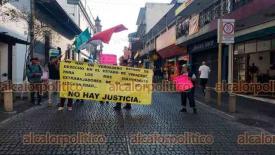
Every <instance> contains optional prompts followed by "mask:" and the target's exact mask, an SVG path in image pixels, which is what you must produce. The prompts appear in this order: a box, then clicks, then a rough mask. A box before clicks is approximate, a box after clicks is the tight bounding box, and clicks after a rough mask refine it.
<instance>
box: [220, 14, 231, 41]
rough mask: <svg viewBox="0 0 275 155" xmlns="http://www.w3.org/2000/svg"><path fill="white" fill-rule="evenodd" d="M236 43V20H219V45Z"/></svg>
mask: <svg viewBox="0 0 275 155" xmlns="http://www.w3.org/2000/svg"><path fill="white" fill-rule="evenodd" d="M234 42H235V19H218V43H225V44H233V43H234Z"/></svg>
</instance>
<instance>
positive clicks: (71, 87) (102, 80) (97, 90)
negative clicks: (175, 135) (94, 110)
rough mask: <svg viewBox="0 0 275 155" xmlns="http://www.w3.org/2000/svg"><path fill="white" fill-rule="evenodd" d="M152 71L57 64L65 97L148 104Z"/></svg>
mask: <svg viewBox="0 0 275 155" xmlns="http://www.w3.org/2000/svg"><path fill="white" fill-rule="evenodd" d="M152 78H153V71H152V70H148V69H141V68H132V67H123V66H111V65H109V66H108V65H98V64H89V63H85V62H75V61H63V62H61V63H60V83H61V91H60V96H61V97H64V98H73V99H84V100H95V101H110V102H121V103H131V104H140V105H149V104H151V100H152Z"/></svg>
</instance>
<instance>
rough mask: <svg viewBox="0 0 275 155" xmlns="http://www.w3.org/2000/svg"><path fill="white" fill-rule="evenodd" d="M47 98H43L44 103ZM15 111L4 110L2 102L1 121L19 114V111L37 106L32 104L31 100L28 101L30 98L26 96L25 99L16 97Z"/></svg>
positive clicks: (0, 107)
mask: <svg viewBox="0 0 275 155" xmlns="http://www.w3.org/2000/svg"><path fill="white" fill-rule="evenodd" d="M44 100H45V98H42V103H43V101H44ZM13 104H14V105H13V112H11V113H7V112H5V110H4V103H1V104H0V122H2V121H4V120H6V119H8V118H10V117H12V116H14V115H17V114H19V113H22V112H24V111H26V110H28V109H31V108H33V107H36V105H32V104H30V102H29V101H28V98H26V97H24V98H23V99H21V98H16V99H15V101H14V103H13Z"/></svg>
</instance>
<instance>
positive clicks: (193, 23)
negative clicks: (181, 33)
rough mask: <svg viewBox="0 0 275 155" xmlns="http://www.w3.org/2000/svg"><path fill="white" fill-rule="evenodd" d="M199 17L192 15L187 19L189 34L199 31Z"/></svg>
mask: <svg viewBox="0 0 275 155" xmlns="http://www.w3.org/2000/svg"><path fill="white" fill-rule="evenodd" d="M199 19H200V15H199V14H197V15H194V16H192V18H191V19H190V20H189V35H193V34H195V33H197V32H199Z"/></svg>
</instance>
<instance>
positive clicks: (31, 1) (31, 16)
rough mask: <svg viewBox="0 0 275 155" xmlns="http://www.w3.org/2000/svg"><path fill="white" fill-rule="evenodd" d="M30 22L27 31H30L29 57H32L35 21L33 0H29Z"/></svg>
mask: <svg viewBox="0 0 275 155" xmlns="http://www.w3.org/2000/svg"><path fill="white" fill-rule="evenodd" d="M30 11H31V12H30V22H29V31H30V42H31V45H30V57H33V53H34V44H35V37H34V23H35V0H30Z"/></svg>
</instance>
